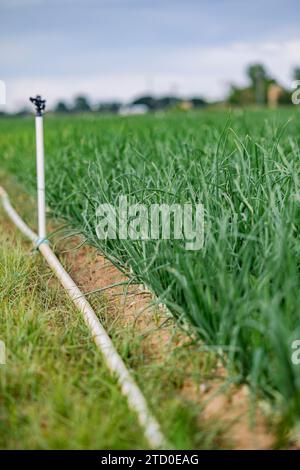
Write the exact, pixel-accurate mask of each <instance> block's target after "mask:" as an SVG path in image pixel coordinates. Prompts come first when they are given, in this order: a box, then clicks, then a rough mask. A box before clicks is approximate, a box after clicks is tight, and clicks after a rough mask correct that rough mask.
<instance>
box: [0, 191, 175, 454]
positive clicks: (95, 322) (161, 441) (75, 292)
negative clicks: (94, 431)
mask: <svg viewBox="0 0 300 470" xmlns="http://www.w3.org/2000/svg"><path fill="white" fill-rule="evenodd" d="M0 199H1V201H2V204H3V207H4V209H5V211H6V213H7V214H8V216H9V217H10V219H11V220H12V221H13V222H14V223H15V225H16V226H17V227H18V228H19V229H20V231H21V232H22V233H23V234H24V235H26V237H28V238H29V239H30V240H31V241H32V242H33V243H34V244H36V243H37V244H38V249H39V251H40V252H41V253H42V255H43V256H44V258H45V259H46V261H47V262H48V264H49V266H50V267H51V269H52V270H53V271H54V273H55V274H56V276H57V277H58V279H59V280H60V282H61V284H62V285H63V287H64V288H65V290H66V291H67V293H68V295H69V297H70V298H71V300H72V301H73V302H74V304H75V305H76V307H77V308H78V309H79V310H80V311H81V313H82V315H83V318H84V320H85V323H86V324H87V326H88V327H89V329H90V331H91V334H92V336H93V339H94V341H95V343H96V345H97V346H98V347H99V349H100V350H101V352H102V354H103V356H104V359H105V361H106V364H107V366H108V368H109V369H110V371H111V372H112V373H113V374H115V376H116V377H117V379H118V381H119V384H120V386H121V390H122V393H123V395H125V396H126V397H127V401H128V405H129V407H130V408H131V409H132V410H134V411H135V412H136V414H137V416H138V420H139V423H140V425H141V426H142V428H143V430H144V434H145V437H146V439H147V441H148V443H149V445H150V447H151V448H154V449H163V448H167V447H168V445H167V441H166V440H165V438H164V436H163V434H162V432H161V430H160V427H159V424H158V422H157V421H156V419H155V418H154V417H153V415H152V414H151V413H150V411H149V408H148V405H147V402H146V400H145V398H144V396H143V394H142V392H141V390H140V389H139V387H138V386H137V384H136V382H135V380H134V379H133V378H132V376H131V374H130V372H129V371H128V369H127V367H126V365H125V364H124V362H123V360H122V358H121V357H120V356H119V354H118V352H117V351H116V349H115V347H114V345H113V343H112V341H111V339H110V337H109V336H108V334H107V333H106V331H105V329H104V328H103V326H102V325H101V323H100V321H99V319H98V318H97V316H96V314H95V312H94V310H93V309H92V307H91V305H90V304H89V302H88V301H87V300H86V298H85V296H84V294H83V293H82V292H81V291H80V290H79V288H78V287H77V285H76V284H75V282H74V281H73V279H72V278H71V277H70V276H69V274H68V273H67V272H66V271H65V269H64V268H63V266H62V265H61V263H60V262H59V260H58V258H57V257H56V256H55V254H54V253H53V251H52V250H51V248H50V247H49V245H48V244H47V243H40V244H39V242H40V237H38V236H37V234H36V233H34V232H33V231H32V230H31V229H30V228H29V227H28V226H27V225H26V224H25V222H24V221H23V220H22V219H21V217H20V216H19V215H18V213H17V212H16V211H15V209H14V208H13V207H12V205H11V204H10V201H9V198H8V195H7V193H6V192H5V191H4V189H3V188H1V187H0Z"/></svg>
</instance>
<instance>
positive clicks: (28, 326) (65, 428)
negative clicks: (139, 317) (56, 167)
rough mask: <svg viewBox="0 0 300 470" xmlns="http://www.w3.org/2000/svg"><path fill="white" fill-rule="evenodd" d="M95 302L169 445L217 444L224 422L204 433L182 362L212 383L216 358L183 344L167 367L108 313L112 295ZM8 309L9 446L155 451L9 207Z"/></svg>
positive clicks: (3, 259) (0, 425) (4, 442)
mask: <svg viewBox="0 0 300 470" xmlns="http://www.w3.org/2000/svg"><path fill="white" fill-rule="evenodd" d="M9 180H10V178H6V183H8V181H9ZM10 189H12V188H10ZM15 189H20V188H19V186H15ZM14 199H15V204H16V205H17V207H18V209H19V211H20V212H21V213H22V214H23V215H26V214H30V213H32V212H33V210H34V207H33V206H32V204H31V203H30V201H29V202H28V200H27V199H26V200H24V198H23V197H18V196H17V197H15V198H14ZM94 308H95V309H96V312H97V313H98V315H99V316H100V317H101V319H102V320H103V321H104V322H105V323H106V326H107V328H109V331H110V335H111V336H112V338H113V340H114V342H115V344H116V345H117V347H118V349H119V352H120V354H121V355H122V357H123V358H124V360H125V361H126V362H127V365H128V367H129V368H131V369H132V373H133V374H134V375H135V377H136V379H137V381H138V382H139V383H140V386H141V387H142V389H143V391H144V393H145V395H146V397H147V399H148V400H149V403H150V406H151V408H152V410H153V411H154V413H157V417H158V419H159V421H160V422H161V423H162V427H163V430H164V432H165V433H166V435H167V437H168V439H169V440H170V442H172V444H173V445H174V446H175V447H176V448H179V449H183V448H197V447H199V448H214V447H216V439H217V438H218V439H219V435H220V432H221V426H220V425H215V424H212V425H211V424H209V423H207V424H206V429H205V432H204V429H202V425H200V424H199V421H198V419H199V416H200V413H201V409H200V407H199V406H195V404H194V403H189V402H188V401H187V400H186V399H184V398H183V397H180V388H181V386H182V383H183V380H184V379H185V378H186V374H185V372H184V370H185V368H184V370H181V369H179V370H178V367H177V366H178V361H180V362H181V363H182V364H189V367H190V369H191V373H192V374H194V375H197V376H198V375H199V374H200V376H201V377H202V380H205V377H206V376H207V375H208V373H209V371H208V370H207V361H212V364H213V363H214V359H213V357H212V358H211V360H210V359H209V357H207V356H205V357H203V359H202V361H201V363H199V360H198V359H197V355H194V358H193V362H194V365H193V364H191V361H190V358H189V356H188V352H187V351H185V349H184V348H183V349H181V348H178V349H177V350H172V349H171V350H170V352H169V354H168V357H166V359H165V361H164V364H162V365H155V364H151V363H147V362H145V360H144V357H143V353H142V348H141V338H139V336H138V335H137V334H136V332H135V331H134V328H132V327H131V328H130V327H128V328H124V326H122V325H119V324H118V323H117V322H116V321H115V320H114V319H109V315H107V313H106V312H107V301H106V298H105V297H103V296H101V298H98V299H95V300H94ZM0 316H1V322H0V339H1V340H3V341H5V344H6V350H7V363H6V365H2V366H0V448H1V449H145V448H147V443H146V442H145V440H144V438H143V433H142V430H141V429H140V427H139V425H138V423H137V419H136V416H135V414H134V413H133V412H131V411H129V409H128V406H127V402H126V400H125V398H124V397H123V396H122V395H121V393H120V390H119V386H118V384H117V383H116V381H115V379H114V378H112V377H111V375H110V373H109V372H108V370H107V368H106V366H105V364H104V363H103V360H102V356H101V353H100V352H99V351H98V349H97V348H96V346H95V345H94V343H93V340H92V338H91V336H90V334H89V332H88V329H87V327H86V325H85V323H84V322H83V320H82V318H81V314H80V313H79V312H77V311H76V309H74V306H73V304H72V303H71V302H70V301H69V300H68V298H67V296H66V294H65V292H64V291H63V289H62V288H61V287H60V285H59V283H58V282H57V281H56V279H55V278H54V276H53V274H52V273H51V271H50V269H49V268H48V267H47V266H46V265H45V262H44V261H43V259H42V258H41V257H40V256H39V255H38V254H33V253H32V251H31V247H30V245H29V244H28V243H25V242H24V241H23V240H22V238H21V237H20V236H19V235H18V232H17V230H16V228H15V227H14V226H12V225H11V224H9V223H8V222H7V218H6V216H5V214H4V213H3V211H2V209H1V208H0ZM199 365H200V367H199ZM191 366H192V367H191ZM157 410H159V412H157Z"/></svg>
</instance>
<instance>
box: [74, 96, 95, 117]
mask: <svg viewBox="0 0 300 470" xmlns="http://www.w3.org/2000/svg"><path fill="white" fill-rule="evenodd" d="M72 111H74V112H75V113H84V112H89V111H91V106H90V103H89V101H88V99H87V98H86V97H85V96H81V95H80V96H76V98H75V100H74V107H73V109H72Z"/></svg>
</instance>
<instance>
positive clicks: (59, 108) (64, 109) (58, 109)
mask: <svg viewBox="0 0 300 470" xmlns="http://www.w3.org/2000/svg"><path fill="white" fill-rule="evenodd" d="M69 111H70V110H69V108H68V106H67V105H66V103H65V102H64V101H59V102H58V103H57V104H56V106H55V108H54V112H55V113H62V114H63V113H68V112H69Z"/></svg>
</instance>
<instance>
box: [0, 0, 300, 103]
mask: <svg viewBox="0 0 300 470" xmlns="http://www.w3.org/2000/svg"><path fill="white" fill-rule="evenodd" d="M0 60H1V62H0V80H4V81H5V82H6V87H7V107H8V109H15V108H16V107H18V106H22V105H24V104H25V103H26V100H27V97H28V96H29V95H30V94H35V93H37V92H40V93H42V94H44V95H45V96H46V97H47V98H48V100H49V101H50V103H53V102H54V101H55V100H56V99H58V98H62V99H66V100H69V99H71V98H72V97H73V96H74V95H75V94H78V93H85V94H87V95H88V96H89V97H90V98H91V99H92V100H93V101H95V102H96V101H97V100H100V99H102V100H103V99H104V100H110V99H121V100H129V99H131V98H132V97H134V96H136V95H139V94H140V93H149V92H151V93H155V94H157V95H159V94H163V93H178V94H181V95H183V96H190V95H204V96H207V97H209V98H211V99H214V98H220V97H222V96H224V93H225V92H226V90H227V89H228V87H229V83H231V82H236V83H238V84H243V83H244V82H245V74H244V70H245V67H246V65H247V64H248V63H251V62H255V61H263V62H264V63H265V64H266V66H267V67H268V70H269V71H270V73H271V74H273V75H274V76H276V77H277V78H278V79H279V80H281V81H282V82H283V83H285V84H289V83H290V82H291V70H292V68H293V66H296V65H300V3H299V0H285V1H278V0H274V1H270V0H265V1H264V0H252V1H242V0H209V1H201V0H198V1H196V0H0Z"/></svg>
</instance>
